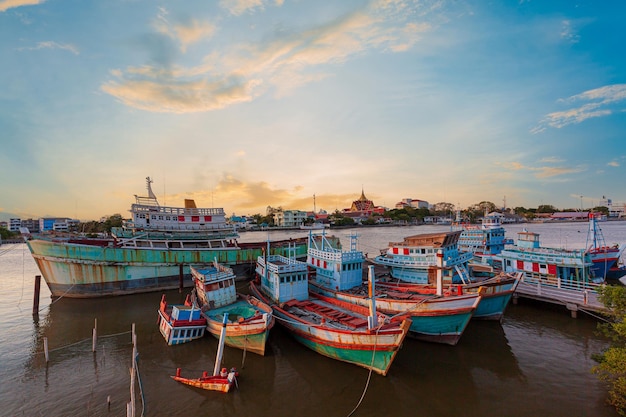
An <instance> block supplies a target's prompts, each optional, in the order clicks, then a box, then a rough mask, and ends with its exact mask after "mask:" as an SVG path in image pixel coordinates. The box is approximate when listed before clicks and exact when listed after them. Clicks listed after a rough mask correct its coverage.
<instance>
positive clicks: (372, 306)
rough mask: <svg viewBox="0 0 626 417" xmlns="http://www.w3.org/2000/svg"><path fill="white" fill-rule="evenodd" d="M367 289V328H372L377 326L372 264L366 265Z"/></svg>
mask: <svg viewBox="0 0 626 417" xmlns="http://www.w3.org/2000/svg"><path fill="white" fill-rule="evenodd" d="M367 278H368V283H369V285H368V289H369V294H368V295H369V299H370V315H369V316H368V317H367V328H368V330H373V329H375V328H376V327H378V315H377V314H376V291H375V289H374V265H369V266H368V267H367Z"/></svg>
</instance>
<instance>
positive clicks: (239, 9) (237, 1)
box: [220, 0, 282, 16]
mask: <svg viewBox="0 0 626 417" xmlns="http://www.w3.org/2000/svg"><path fill="white" fill-rule="evenodd" d="M276 4H277V5H279V6H280V5H281V4H282V2H280V3H279V2H278V1H277V2H276ZM220 7H222V8H223V9H226V10H228V11H229V12H230V13H231V14H234V15H235V16H239V15H241V14H243V13H245V12H247V11H251V10H254V9H263V0H221V1H220Z"/></svg>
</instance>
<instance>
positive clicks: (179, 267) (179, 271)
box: [178, 264, 183, 293]
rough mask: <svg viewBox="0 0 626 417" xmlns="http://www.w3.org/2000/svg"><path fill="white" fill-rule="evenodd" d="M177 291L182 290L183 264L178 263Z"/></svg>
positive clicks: (180, 291)
mask: <svg viewBox="0 0 626 417" xmlns="http://www.w3.org/2000/svg"><path fill="white" fill-rule="evenodd" d="M178 292H179V293H182V292H183V264H180V265H178Z"/></svg>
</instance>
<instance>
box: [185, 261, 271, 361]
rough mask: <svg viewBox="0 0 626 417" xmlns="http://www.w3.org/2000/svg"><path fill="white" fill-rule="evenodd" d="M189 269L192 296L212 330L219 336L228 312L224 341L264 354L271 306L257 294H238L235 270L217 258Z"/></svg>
mask: <svg viewBox="0 0 626 417" xmlns="http://www.w3.org/2000/svg"><path fill="white" fill-rule="evenodd" d="M190 271H191V276H192V278H193V281H194V291H193V294H192V300H194V301H195V303H197V305H198V307H199V309H200V310H201V311H202V315H203V317H204V318H205V319H206V321H207V329H208V331H209V333H210V334H212V335H213V336H215V337H216V338H219V337H220V334H221V329H222V320H223V317H224V315H225V314H227V315H228V317H229V320H228V322H227V323H226V336H225V341H224V342H225V344H226V345H227V346H231V347H235V348H239V349H243V350H244V351H250V352H253V353H256V354H258V355H264V354H265V346H266V342H267V339H268V337H269V333H270V330H271V329H272V327H273V326H274V316H273V314H272V308H271V307H270V306H269V305H268V304H266V303H263V302H261V301H260V300H259V299H258V298H256V297H253V296H251V295H244V294H238V293H237V292H236V287H235V274H234V273H233V270H232V269H231V268H229V267H226V266H224V265H221V264H219V263H218V262H214V263H213V264H212V265H205V266H194V265H191V266H190Z"/></svg>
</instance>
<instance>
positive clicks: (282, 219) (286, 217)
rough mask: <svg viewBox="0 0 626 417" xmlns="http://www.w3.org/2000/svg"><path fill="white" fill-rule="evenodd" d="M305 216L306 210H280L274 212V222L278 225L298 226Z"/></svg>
mask: <svg viewBox="0 0 626 417" xmlns="http://www.w3.org/2000/svg"><path fill="white" fill-rule="evenodd" d="M306 218H307V215H306V211H301V210H280V211H276V212H275V213H274V224H275V225H276V226H278V227H298V226H300V225H301V224H303V223H304V221H305V220H306Z"/></svg>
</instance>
